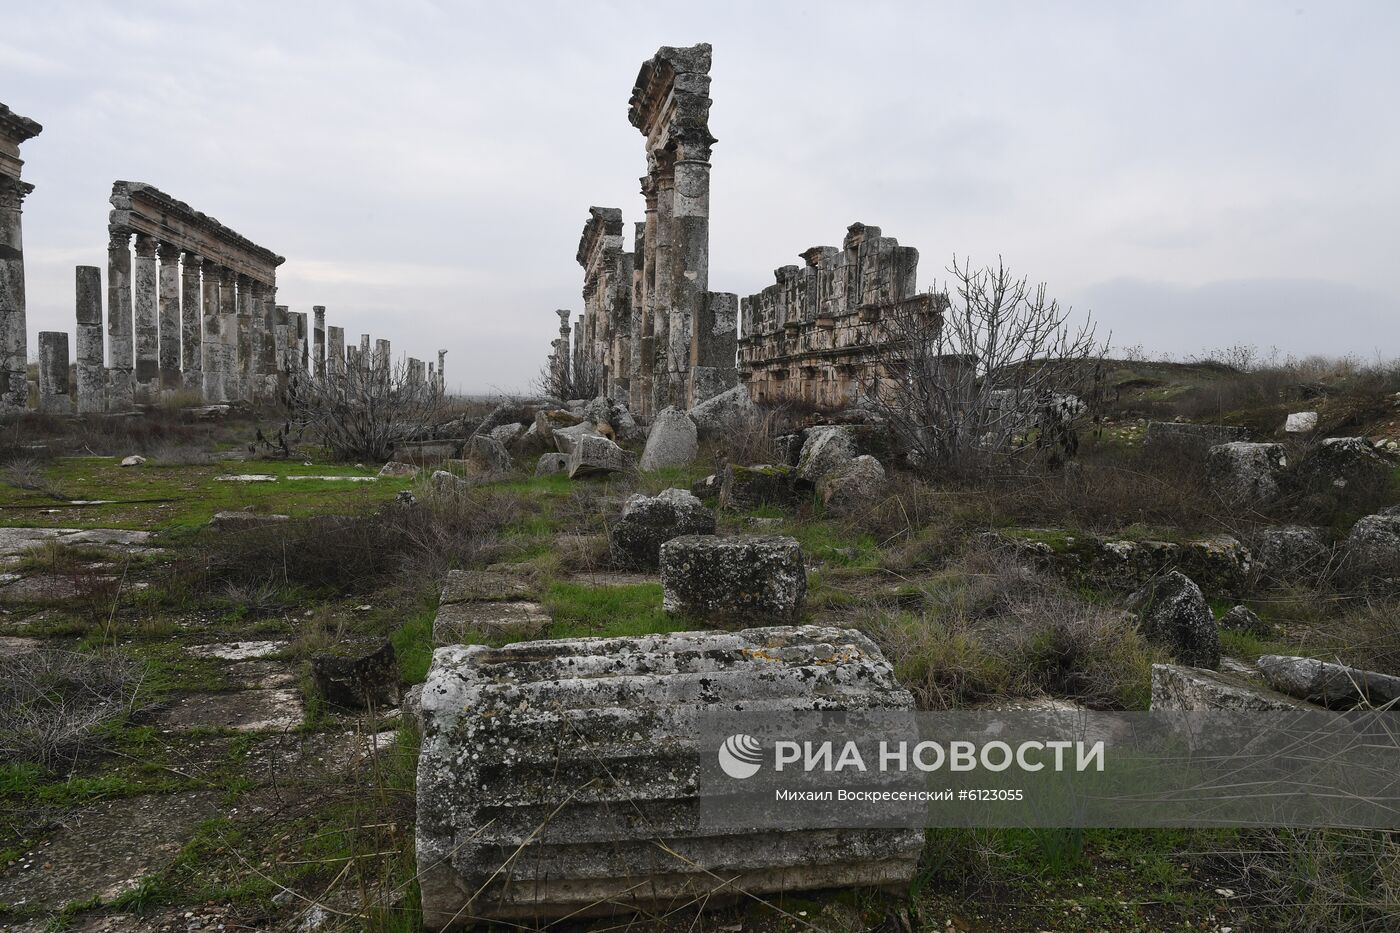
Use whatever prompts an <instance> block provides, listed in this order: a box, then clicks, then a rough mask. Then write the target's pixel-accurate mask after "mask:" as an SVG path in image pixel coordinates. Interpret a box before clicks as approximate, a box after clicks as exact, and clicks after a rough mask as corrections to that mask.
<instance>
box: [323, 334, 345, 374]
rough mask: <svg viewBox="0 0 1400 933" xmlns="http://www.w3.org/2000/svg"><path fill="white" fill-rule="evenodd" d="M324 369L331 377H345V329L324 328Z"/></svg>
mask: <svg viewBox="0 0 1400 933" xmlns="http://www.w3.org/2000/svg"><path fill="white" fill-rule="evenodd" d="M326 343H327V347H326V369H327V371H328V372H329V374H330V375H331V376H344V375H345V328H343V327H328V328H326Z"/></svg>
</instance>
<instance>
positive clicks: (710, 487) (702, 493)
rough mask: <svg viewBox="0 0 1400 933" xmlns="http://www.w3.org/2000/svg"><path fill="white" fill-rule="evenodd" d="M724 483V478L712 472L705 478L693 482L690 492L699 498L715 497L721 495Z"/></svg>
mask: <svg viewBox="0 0 1400 933" xmlns="http://www.w3.org/2000/svg"><path fill="white" fill-rule="evenodd" d="M723 485H724V478H723V477H721V476H718V475H716V474H714V473H711V474H710V475H709V476H706V477H705V478H704V479H697V480H696V481H695V482H693V483H691V484H690V494H691V495H692V496H694V497H695V498H697V499H715V498H718V497H719V494H720V489H721V487H722V486H723Z"/></svg>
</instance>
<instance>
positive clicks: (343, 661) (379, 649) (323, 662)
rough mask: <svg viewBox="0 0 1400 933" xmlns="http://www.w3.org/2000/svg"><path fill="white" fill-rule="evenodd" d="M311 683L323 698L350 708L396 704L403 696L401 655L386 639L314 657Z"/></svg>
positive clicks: (377, 707) (352, 644) (352, 645)
mask: <svg viewBox="0 0 1400 933" xmlns="http://www.w3.org/2000/svg"><path fill="white" fill-rule="evenodd" d="M311 682H312V683H313V684H314V685H315V687H316V692H317V693H319V694H320V695H321V697H322V699H324V700H326V702H328V703H331V704H332V705H334V706H341V707H345V708H347V709H383V708H385V707H389V706H397V705H398V702H399V699H400V695H401V690H400V686H399V664H398V657H397V656H396V655H395V654H394V646H393V644H392V643H390V642H389V641H388V640H387V639H385V640H382V641H380V642H378V643H377V644H373V643H372V644H369V645H363V644H359V643H351V644H349V645H345V646H342V647H341V649H340V650H339V651H337V652H334V653H326V654H318V655H315V656H313V657H312V658H311Z"/></svg>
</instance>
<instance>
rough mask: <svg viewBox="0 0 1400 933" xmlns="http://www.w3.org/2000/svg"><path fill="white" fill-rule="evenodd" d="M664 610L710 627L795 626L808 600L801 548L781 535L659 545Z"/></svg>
mask: <svg viewBox="0 0 1400 933" xmlns="http://www.w3.org/2000/svg"><path fill="white" fill-rule="evenodd" d="M661 588H662V594H663V599H662V607H663V608H664V609H665V610H666V612H668V613H671V614H672V615H682V616H687V617H690V618H695V619H701V620H704V621H705V622H706V623H708V624H723V623H732V622H736V621H737V622H743V621H754V620H762V621H769V622H773V621H777V622H796V621H797V620H798V619H799V618H800V617H801V615H802V603H803V600H804V599H805V598H806V595H807V572H806V568H805V567H804V565H803V561H802V547H801V545H799V544H798V543H797V540H796V539H795V538H789V537H785V536H782V535H736V536H734V537H728V538H719V537H715V536H714V535H686V536H684V537H680V538H672V539H671V540H670V541H667V542H666V543H665V544H663V545H661Z"/></svg>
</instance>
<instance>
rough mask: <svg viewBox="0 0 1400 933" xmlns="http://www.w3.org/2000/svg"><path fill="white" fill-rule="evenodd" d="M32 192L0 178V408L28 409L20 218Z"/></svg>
mask: <svg viewBox="0 0 1400 933" xmlns="http://www.w3.org/2000/svg"><path fill="white" fill-rule="evenodd" d="M16 152H18V147H16ZM15 161H16V162H18V161H19V160H18V159H15ZM16 171H18V168H16ZM33 190H34V186H33V185H31V184H28V183H27V182H22V181H20V180H19V176H18V175H16V176H14V177H10V176H8V175H0V367H3V372H2V373H0V408H10V409H16V408H27V407H28V406H29V367H28V360H27V356H28V343H29V338H28V325H27V324H26V322H25V310H24V237H23V231H22V224H21V222H20V218H21V210H22V205H23V203H24V198H25V195H27V194H29V192H30V191H33Z"/></svg>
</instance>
